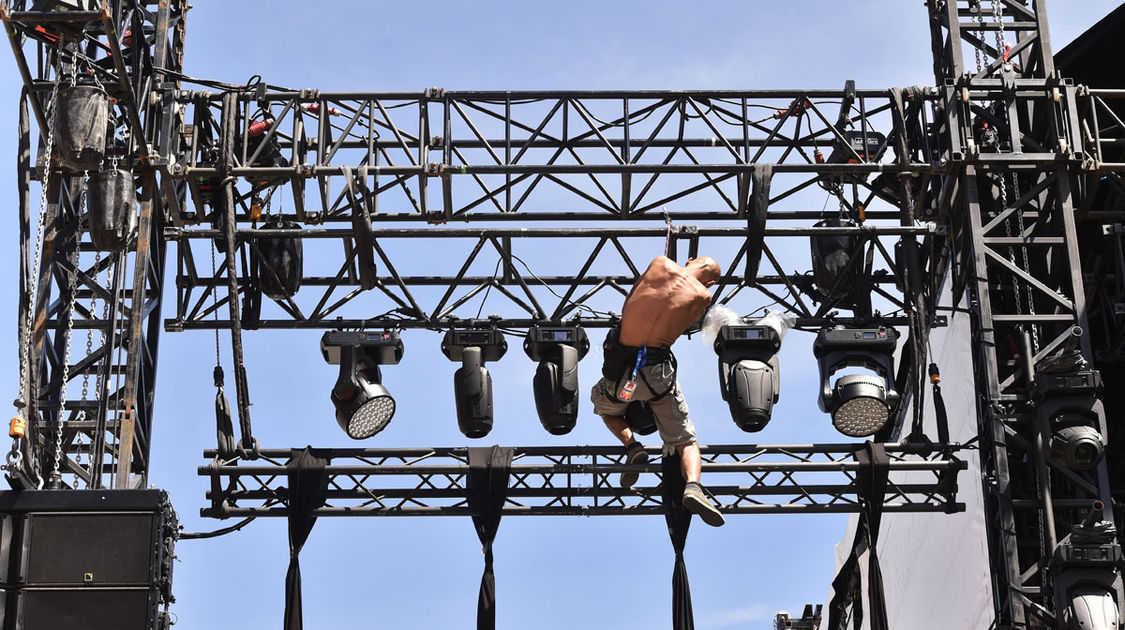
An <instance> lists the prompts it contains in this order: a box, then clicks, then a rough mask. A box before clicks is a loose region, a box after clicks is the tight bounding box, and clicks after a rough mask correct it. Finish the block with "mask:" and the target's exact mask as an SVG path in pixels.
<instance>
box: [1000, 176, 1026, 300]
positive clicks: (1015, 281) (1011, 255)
mask: <svg viewBox="0 0 1125 630" xmlns="http://www.w3.org/2000/svg"><path fill="white" fill-rule="evenodd" d="M1007 210H1008V179H1007V178H1006V177H1004V176H1003V175H1000V211H1001V212H1005V211H1007ZM1017 214H1018V212H1017ZM1004 235H1005V236H1007V237H1008V238H1012V236H1013V234H1012V217H1006V218H1005V219H1004ZM1021 236H1022V235H1021ZM1008 262H1010V263H1012V266H1013V267H1015V266H1016V246H1015V245H1009V246H1008ZM1012 287H1013V289H1012V290H1013V291H1015V297H1016V315H1023V305H1022V304H1020V286H1019V278H1016V277H1015V276H1012Z"/></svg>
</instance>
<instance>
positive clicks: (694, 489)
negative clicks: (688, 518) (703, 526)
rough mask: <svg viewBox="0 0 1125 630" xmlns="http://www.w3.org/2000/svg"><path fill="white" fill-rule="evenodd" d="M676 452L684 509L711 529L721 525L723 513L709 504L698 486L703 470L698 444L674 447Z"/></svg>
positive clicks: (701, 488)
mask: <svg viewBox="0 0 1125 630" xmlns="http://www.w3.org/2000/svg"><path fill="white" fill-rule="evenodd" d="M676 450H677V451H679V453H680V471H681V472H682V474H683V476H684V484H685V488H684V498H683V504H684V507H685V508H687V509H688V510H690V511H691V512H693V513H695V514H697V515H698V516H699V518H701V519H703V522H704V523H707V524H708V525H710V526H712V527H718V526H720V525H722V524H723V523H724V522H726V520H725V519H724V518H723V513H722V512H720V511H719V509H718V508H716V507H715V506H714V505H713V504H712V503H711V500H710V499H708V498H707V495H706V494H704V493H703V487H702V486H700V485H699V473H700V471H701V470H702V469H703V462H702V458H701V457H700V455H699V444H698V443H696V442H690V443H688V444H681V445H679V446H677V447H676Z"/></svg>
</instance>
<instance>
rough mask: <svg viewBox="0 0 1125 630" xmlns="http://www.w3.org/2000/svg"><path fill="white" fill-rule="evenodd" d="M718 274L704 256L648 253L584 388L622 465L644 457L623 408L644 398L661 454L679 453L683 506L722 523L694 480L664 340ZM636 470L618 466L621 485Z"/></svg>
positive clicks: (686, 322) (691, 320) (687, 322)
mask: <svg viewBox="0 0 1125 630" xmlns="http://www.w3.org/2000/svg"><path fill="white" fill-rule="evenodd" d="M719 276H720V270H719V264H718V263H716V262H715V260H714V259H712V258H710V257H707V256H704V257H702V258H693V259H691V260H689V261H688V264H687V266H686V267H680V266H679V265H677V264H676V263H675V262H674V261H672V260H671V259H669V258H666V257H664V256H659V257H657V258H656V259H655V260H653V261H652V263H651V264H649V266H648V269H646V270H645V272H644V274H643V275H641V277H640V279H639V280H637V283H636V284H635V285H634V286H633V289H632V291H630V292H629V296H628V297H626V298H625V306H624V308H623V309H622V312H621V324H620V327H619V328H616V329H613V330H611V331H610V333H609V335H608V336H607V337H606V343H605V363H604V364H603V366H602V379H601V380H600V381H598V382H597V384H595V385H594V389H593V391H591V392H590V399H591V400H592V401H593V403H594V413H596V414H598V415H600V416H601V417H602V419H603V420H604V421H605V424H606V426H607V427H609V430H610V431H611V432H613V434H614V435H615V436H617V439H619V440H621V443H622V444H624V445H625V447H626V449H627V456H626V459H625V461H626V463H629V464H643V463H645V462H647V461H648V454H647V453H646V452H645V451H644V447H643V446H642V445H641V443H640V442H638V441H637V440H636V438H635V437H634V435H633V431H632V429H631V428H630V427H629V424H628V423H627V422H626V421H625V417H624V416H625V409H626V407H628V406H629V402H632V401H648V402H649V406H650V408H651V409H652V412H653V415H654V416H655V419H656V426H657V428H658V429H659V430H660V438H661V439H662V440H663V441H664V450H665V455H668V454H671V451H672V449H673V448H675V450H676V451H678V452H679V454H680V458H681V462H682V473H683V476H684V481H685V482H686V484H687V485H686V488H685V490H684V496H683V505H684V507H686V508H687V509H688V510H691V511H692V512H694V513H695V514H698V515H699V516H700V518H702V519H703V522H704V523H707V524H708V525H711V526H713V527H718V526H720V525H722V524H723V522H724V519H723V514H722V512H720V511H719V510H718V509H717V508H716V507H715V506H714V505H712V504H711V501H710V500H709V499H708V498H707V496H706V495H705V494H704V493H703V488H702V486H700V484H699V473H700V470H701V468H702V464H701V461H700V457H699V444H698V443H697V442H696V440H695V425H694V424H692V421H691V420H690V419H689V418H688V406H687V403H686V402H685V401H684V395H683V392H681V391H680V387H679V384H678V383H677V381H676V359H675V357H674V356H673V355H672V350H671V346H672V344H673V343H675V341H676V339H678V338H679V337H680V335H681V334H683V332H684V331H685V330H687V329H688V327H689V326H691V325H692V324H695V323H696V322H698V321H699V320H700V319H701V318H702V317H703V313H704V312H705V311H706V310H707V306H708V305H709V304H710V303H711V293H710V291H708V290H707V287H710V286H711V285H713V284H715V282H716V281H717V280H718V279H719ZM637 477H638V475H637V473H622V475H621V485H622V486H623V487H626V488H628V487H631V486H633V485H634V484H635V483H636V482H637Z"/></svg>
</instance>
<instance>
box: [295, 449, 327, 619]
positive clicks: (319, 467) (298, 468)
mask: <svg viewBox="0 0 1125 630" xmlns="http://www.w3.org/2000/svg"><path fill="white" fill-rule="evenodd" d="M327 465H328V460H326V459H324V458H322V457H318V456H317V455H316V454H315V453H314V452H313V449H312V447H311V446H307V447H305V448H304V449H303V450H297V449H293V453H292V455H291V456H290V458H289V462H288V463H287V464H286V466H285V468H286V470H287V471H288V474H289V570H288V571H287V572H286V573H285V630H301V629H302V628H303V627H304V626H303V622H302V616H301V564H300V562H299V561H298V557H299V556H300V554H301V548H302V547H304V546H305V541H306V540H308V538H309V532H311V531H312V528H313V525H314V524H315V523H316V517H315V516H313V510H315V509H317V508H318V507H320V506H322V505H324V499H325V496H326V495H327V492H328V475H327V474H326V473H325V471H324V468H325V466H327Z"/></svg>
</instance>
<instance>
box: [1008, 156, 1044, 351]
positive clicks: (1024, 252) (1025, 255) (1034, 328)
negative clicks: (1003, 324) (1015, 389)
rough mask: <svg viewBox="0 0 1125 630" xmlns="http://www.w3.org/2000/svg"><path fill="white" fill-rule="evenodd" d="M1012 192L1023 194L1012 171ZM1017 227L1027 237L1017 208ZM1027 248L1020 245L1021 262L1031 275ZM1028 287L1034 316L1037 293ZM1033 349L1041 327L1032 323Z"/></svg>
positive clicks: (1021, 213)
mask: <svg viewBox="0 0 1125 630" xmlns="http://www.w3.org/2000/svg"><path fill="white" fill-rule="evenodd" d="M1012 193H1013V194H1014V195H1015V196H1016V199H1019V198H1020V195H1021V193H1020V181H1019V177H1018V176H1017V175H1016V174H1015V173H1012ZM1016 227H1017V228H1018V229H1019V231H1020V239H1021V240H1023V239H1025V236H1024V234H1025V233H1026V231H1027V226H1026V224H1025V223H1024V220H1023V212H1020V211H1019V210H1018V209H1017V210H1016ZM1027 250H1028V246H1027V243H1026V242H1025V243H1024V244H1023V245H1022V246H1021V247H1020V258H1021V262H1022V263H1023V271H1024V273H1026V274H1027V275H1029V276H1030V275H1031V261H1030V258H1029V256H1028V251H1027ZM1026 289H1027V312H1028V314H1029V315H1031V316H1033V317H1034V316H1035V315H1036V313H1035V293H1034V290H1033V289H1032V287H1031V283H1027V286H1026ZM1017 297H1018V296H1017ZM1031 349H1032V351H1033V352H1039V328H1038V327H1037V326H1036V325H1035V324H1031Z"/></svg>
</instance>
